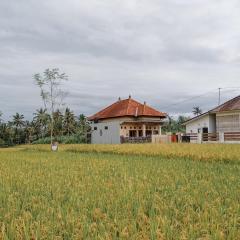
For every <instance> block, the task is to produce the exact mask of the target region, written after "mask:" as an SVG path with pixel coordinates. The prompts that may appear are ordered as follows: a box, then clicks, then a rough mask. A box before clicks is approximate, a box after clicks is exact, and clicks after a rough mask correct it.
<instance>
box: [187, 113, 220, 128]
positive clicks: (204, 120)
mask: <svg viewBox="0 0 240 240" xmlns="http://www.w3.org/2000/svg"><path fill="white" fill-rule="evenodd" d="M205 127H207V128H208V132H209V133H211V132H216V119H215V117H214V116H212V115H209V114H208V115H204V116H201V117H199V118H197V119H195V120H193V121H192V122H189V123H187V124H186V133H198V130H199V129H200V132H202V129H203V128H205Z"/></svg>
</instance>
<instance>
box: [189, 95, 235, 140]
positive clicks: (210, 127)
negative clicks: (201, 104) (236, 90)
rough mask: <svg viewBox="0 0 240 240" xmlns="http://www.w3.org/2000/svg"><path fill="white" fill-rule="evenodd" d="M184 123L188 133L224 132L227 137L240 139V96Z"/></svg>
mask: <svg viewBox="0 0 240 240" xmlns="http://www.w3.org/2000/svg"><path fill="white" fill-rule="evenodd" d="M184 125H185V126H186V133H187V134H199V133H203V134H224V138H225V139H230V138H232V139H233V141H234V140H239V141H240V96H237V97H235V98H233V99H231V100H229V101H227V102H225V103H223V104H222V105H220V106H218V107H216V108H214V109H212V110H210V111H208V112H205V113H203V114H201V115H199V116H196V117H194V118H192V119H190V120H188V121H186V122H185V123H184ZM238 138H239V139H238Z"/></svg>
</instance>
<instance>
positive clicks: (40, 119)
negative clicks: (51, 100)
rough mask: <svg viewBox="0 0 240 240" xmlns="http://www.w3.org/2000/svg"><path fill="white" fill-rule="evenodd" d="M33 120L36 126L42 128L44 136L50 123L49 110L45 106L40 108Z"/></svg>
mask: <svg viewBox="0 0 240 240" xmlns="http://www.w3.org/2000/svg"><path fill="white" fill-rule="evenodd" d="M33 121H34V123H35V128H36V129H39V130H40V135H41V137H42V138H44V137H45V135H46V130H47V127H48V124H49V123H50V116H49V114H48V113H47V110H46V109H43V108H40V109H38V110H37V111H36V113H34V118H33Z"/></svg>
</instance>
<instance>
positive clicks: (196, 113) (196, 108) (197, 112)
mask: <svg viewBox="0 0 240 240" xmlns="http://www.w3.org/2000/svg"><path fill="white" fill-rule="evenodd" d="M193 114H194V115H195V116H199V115H201V114H202V109H201V108H200V107H198V106H197V107H194V108H193Z"/></svg>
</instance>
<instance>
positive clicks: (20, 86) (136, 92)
mask: <svg viewBox="0 0 240 240" xmlns="http://www.w3.org/2000/svg"><path fill="white" fill-rule="evenodd" d="M239 13H240V1H239V0H191V1H189V0H81V1H79V0H68V1H63V0H42V1H37V0H1V1H0V110H1V111H2V112H3V113H4V116H5V119H8V118H9V117H11V115H13V114H14V113H15V112H21V113H23V114H24V115H25V116H26V117H27V118H30V117H32V112H33V111H34V110H35V109H38V108H40V107H41V106H42V103H41V100H40V97H39V90H38V88H37V87H36V86H35V85H34V81H33V79H32V75H33V74H34V73H38V72H39V73H41V72H43V71H44V70H45V69H46V68H55V67H57V68H59V69H60V70H61V71H62V72H65V73H66V74H67V75H68V76H69V81H68V83H67V85H66V86H65V88H66V89H67V90H68V92H69V95H68V98H67V99H66V102H67V105H69V106H70V107H71V108H72V109H73V110H74V111H75V112H76V113H77V114H78V113H84V114H86V115H89V114H92V113H94V112H96V111H97V110H100V109H101V108H102V107H104V106H106V105H108V104H111V103H112V102H114V101H116V100H117V98H118V97H119V96H121V97H122V98H126V97H128V95H129V94H131V95H132V97H133V98H135V99H137V100H139V101H141V102H144V101H147V103H148V104H149V105H152V106H153V107H156V108H158V109H159V110H162V111H166V112H169V113H170V114H176V113H188V112H191V110H192V107H193V106H196V105H199V106H200V107H201V108H203V109H204V110H207V109H208V108H211V107H213V106H215V105H216V104H217V99H218V95H217V88H218V87H223V88H226V87H240V14H239ZM203 94H205V95H203ZM239 94H240V89H231V88H228V89H224V90H223V91H222V101H223V100H226V99H228V98H231V97H234V96H236V95H239ZM198 95H203V96H202V97H199V98H195V99H192V100H189V101H185V100H186V99H189V98H192V97H195V96H198Z"/></svg>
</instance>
